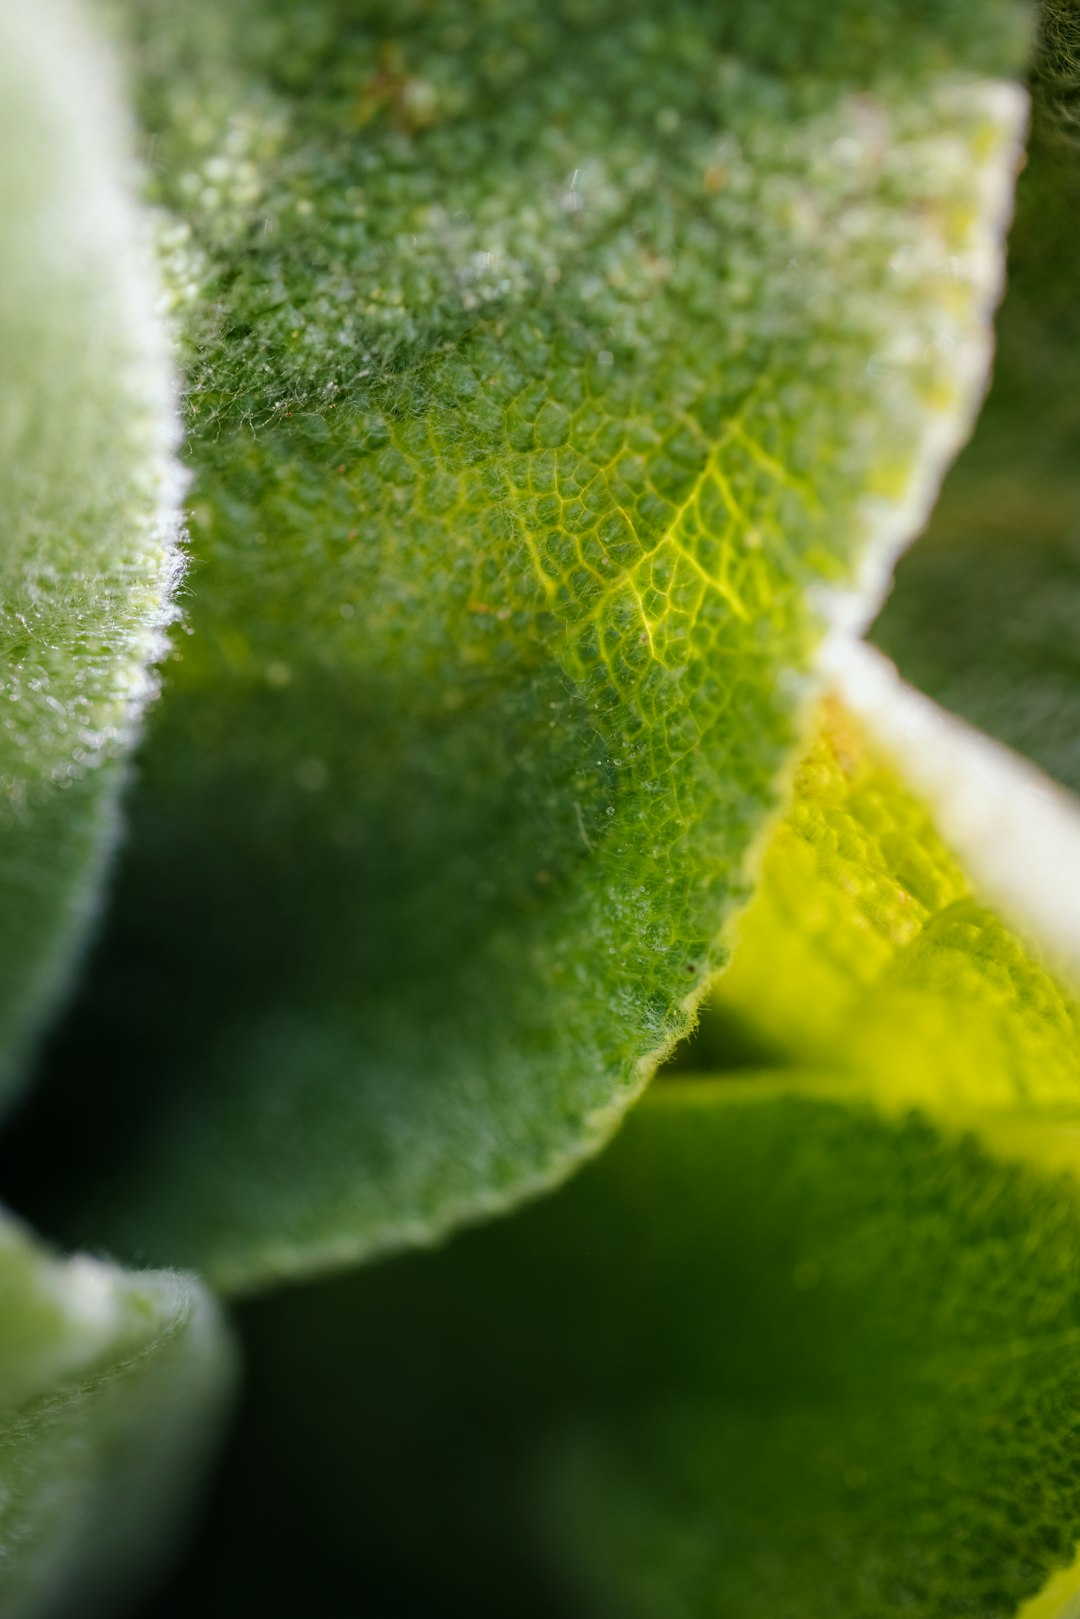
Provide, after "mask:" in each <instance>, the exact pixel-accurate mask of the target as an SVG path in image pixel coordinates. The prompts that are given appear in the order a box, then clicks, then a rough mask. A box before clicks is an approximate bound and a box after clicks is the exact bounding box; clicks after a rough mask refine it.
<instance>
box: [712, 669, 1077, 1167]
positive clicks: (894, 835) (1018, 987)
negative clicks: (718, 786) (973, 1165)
mask: <svg viewBox="0 0 1080 1619" xmlns="http://www.w3.org/2000/svg"><path fill="white" fill-rule="evenodd" d="M869 670H870V671H871V672H872V673H874V674H880V673H881V672H880V671H878V670H876V669H875V667H874V666H873V665H872V664H871V665H869ZM866 674H867V670H866V669H865V668H864V669H863V675H864V678H865V677H866ZM866 689H867V691H868V697H867V700H866V702H865V705H864V707H863V710H862V713H861V714H860V716H859V718H860V720H861V721H862V722H863V724H865V723H867V722H869V723H870V724H872V725H874V726H875V727H876V729H877V732H878V738H879V739H878V740H870V739H868V737H867V735H866V733H865V731H864V729H863V724H860V723H859V721H857V720H856V719H855V718H854V717H853V716H852V714H851V713H850V712H849V711H847V710H845V708H844V707H843V706H842V704H841V703H839V702H838V701H837V700H835V699H833V700H832V701H831V702H830V703H829V705H828V706H827V707H826V708H825V710H824V712H823V719H822V725H821V729H820V734H819V736H818V738H817V741H816V743H815V745H814V747H813V748H812V750H811V751H810V753H809V754H808V755H807V757H806V759H805V760H804V761H803V763H802V764H801V766H800V768H799V771H798V773H797V775H796V778H795V784H794V791H793V798H792V803H791V805H790V807H789V809H788V811H787V813H786V814H785V816H784V817H783V819H782V820H781V821H780V822H779V824H778V825H777V827H776V828H775V829H774V832H773V834H772V837H771V838H770V841H769V844H768V846H767V848H766V849H765V851H764V854H763V857H762V860H761V869H760V882H759V886H758V890H757V892H756V894H755V896H754V899H753V901H752V902H751V904H750V906H749V907H748V908H747V910H746V912H745V913H744V915H743V916H742V918H741V919H740V922H739V926H738V940H737V944H736V947H735V950H734V955H733V959H732V963H731V966H730V967H729V969H728V970H727V972H726V973H724V974H723V975H722V976H721V977H720V978H719V979H718V980H717V982H716V985H715V988H714V993H713V997H712V1001H711V1004H710V1007H709V1009H708V1011H707V1012H706V1014H705V1018H704V1020H703V1028H702V1033H701V1036H700V1037H699V1038H700V1040H701V1042H702V1045H703V1049H701V1050H698V1051H697V1052H692V1053H691V1054H690V1055H689V1056H688V1057H687V1058H686V1061H688V1062H689V1063H691V1064H692V1063H694V1062H695V1061H697V1062H699V1063H700V1062H702V1060H703V1058H704V1060H705V1061H706V1062H707V1061H708V1053H709V1051H711V1052H712V1053H713V1054H714V1057H715V1059H716V1060H718V1061H719V1063H720V1064H721V1065H723V1066H732V1067H736V1068H737V1067H739V1066H742V1065H743V1063H744V1061H745V1058H744V1056H743V1055H742V1054H743V1053H750V1054H751V1060H753V1061H755V1062H757V1063H759V1064H760V1063H761V1062H762V1061H763V1060H766V1061H768V1062H769V1063H770V1065H771V1066H773V1067H775V1068H776V1070H777V1080H776V1082H777V1083H778V1084H780V1085H783V1084H785V1083H787V1082H788V1079H787V1077H786V1075H787V1074H788V1071H789V1070H790V1071H791V1072H792V1073H793V1072H794V1071H795V1070H801V1069H804V1068H807V1067H809V1068H817V1069H819V1070H820V1069H826V1070H828V1072H829V1073H830V1075H831V1076H832V1079H831V1081H830V1093H831V1094H834V1095H837V1096H839V1097H845V1096H846V1097H848V1098H850V1099H852V1100H857V1099H859V1098H870V1099H872V1100H873V1101H874V1102H875V1103H876V1104H877V1105H878V1106H880V1107H882V1108H884V1109H885V1110H886V1111H888V1112H893V1113H895V1112H897V1111H901V1112H902V1111H905V1110H907V1109H909V1108H911V1107H918V1108H919V1109H921V1110H922V1111H924V1112H925V1113H927V1114H929V1115H930V1117H932V1118H933V1119H935V1121H937V1122H938V1123H939V1124H942V1125H944V1126H947V1127H949V1128H951V1129H954V1130H955V1129H963V1130H969V1129H970V1130H975V1131H977V1132H978V1133H979V1134H980V1135H981V1136H982V1138H983V1139H984V1140H985V1141H986V1142H987V1143H989V1144H990V1145H992V1146H993V1148H994V1149H995V1150H996V1151H998V1152H1000V1153H1003V1154H1005V1155H1006V1156H1011V1157H1019V1158H1021V1159H1024V1160H1026V1161H1031V1162H1034V1163H1036V1164H1038V1165H1040V1166H1043V1167H1049V1168H1052V1169H1055V1170H1057V1169H1068V1170H1069V1171H1070V1173H1072V1174H1073V1175H1080V1153H1078V1151H1077V1141H1076V1120H1077V1118H1078V1117H1080V1062H1078V1057H1077V1052H1078V1050H1080V992H1078V989H1077V985H1078V982H1080V938H1078V929H1077V925H1076V919H1075V908H1074V904H1073V896H1074V888H1073V887H1072V884H1071V882H1070V878H1071V875H1072V874H1073V873H1075V872H1078V871H1080V810H1078V806H1077V805H1076V804H1075V802H1073V801H1072V800H1069V799H1067V798H1066V797H1065V795H1060V798H1059V799H1055V797H1054V794H1053V789H1052V788H1051V787H1050V784H1049V783H1048V782H1046V781H1045V780H1044V779H1043V780H1040V779H1039V778H1037V777H1035V776H1034V773H1031V776H1030V777H1029V776H1028V775H1027V774H1026V773H1025V771H1024V769H1023V767H1021V766H1019V765H1018V764H1015V763H1014V762H1013V761H1012V760H1011V759H1010V758H1009V756H1007V755H1004V754H1003V753H1001V754H999V752H998V751H997V750H995V748H994V745H993V744H990V743H988V742H986V740H985V739H983V738H981V737H979V736H978V735H977V734H976V733H971V732H965V731H964V730H963V729H962V728H960V727H959V726H958V725H957V724H956V722H954V721H950V720H949V719H948V717H947V716H943V715H941V714H940V713H936V712H935V711H934V710H933V708H932V706H931V705H930V704H929V703H926V702H925V700H923V699H919V698H917V697H916V696H915V694H905V693H904V692H903V689H902V688H900V687H898V686H897V687H895V688H894V690H893V691H892V694H891V696H890V693H889V683H888V682H882V683H881V684H880V685H879V684H875V683H874V682H873V681H872V680H868V681H867V682H866ZM890 702H891V703H894V704H895V705H896V707H895V709H894V710H893V711H892V712H890ZM890 738H891V740H892V741H893V743H894V744H896V745H898V747H899V758H897V753H896V751H893V750H890V748H889V747H888V745H887V741H888V739H890ZM912 777H914V779H915V781H916V783H918V784H919V785H921V786H922V788H923V789H924V792H925V793H926V794H927V796H926V797H923V796H920V794H919V793H917V792H916V790H915V788H914V787H913V786H911V785H909V781H910V780H911V778H912ZM945 834H948V839H946V836H945ZM958 851H959V852H960V853H962V854H963V855H964V856H965V857H966V858H965V860H964V862H963V863H961V861H960V859H959V858H958ZM995 899H996V900H997V901H998V902H999V905H1000V903H1003V905H1004V909H1001V908H999V907H995V905H994V901H995ZM1025 922H1027V923H1028V924H1029V925H1027V926H1025V925H1024V924H1025ZM1047 945H1049V946H1050V949H1049V951H1048V950H1047V948H1046V947H1047ZM792 1083H796V1081H794V1080H792ZM798 1083H801V1082H798Z"/></svg>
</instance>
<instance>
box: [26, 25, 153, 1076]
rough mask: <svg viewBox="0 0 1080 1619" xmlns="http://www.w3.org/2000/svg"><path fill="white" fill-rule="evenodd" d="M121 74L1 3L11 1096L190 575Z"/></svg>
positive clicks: (87, 904) (86, 893) (70, 941)
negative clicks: (179, 569)
mask: <svg viewBox="0 0 1080 1619" xmlns="http://www.w3.org/2000/svg"><path fill="white" fill-rule="evenodd" d="M114 90H115V87H114V85H113V83H112V75H111V72H110V65H109V63H108V62H107V61H106V60H105V59H104V58H103V56H102V53H101V50H100V47H99V45H98V44H97V43H96V42H95V41H93V40H92V39H90V38H88V37H87V36H86V34H85V30H84V27H83V25H82V23H81V21H80V19H79V17H78V14H77V13H76V12H75V11H74V10H73V9H71V8H70V7H69V6H68V5H67V4H66V3H61V0H41V3H40V4H39V3H38V0H35V3H34V4H33V5H28V6H24V5H19V4H17V3H15V0H8V3H5V4H3V5H0V219H2V221H3V245H2V247H0V351H2V353H3V357H4V358H3V365H2V367H0V530H2V534H3V542H2V547H0V914H2V915H3V918H4V948H3V952H2V955H0V1089H3V1090H8V1089H10V1087H11V1086H12V1085H13V1084H14V1083H15V1082H16V1081H17V1080H18V1078H19V1077H20V1073H21V1068H22V1059H24V1057H25V1052H26V1047H27V1044H28V1042H29V1041H30V1039H31V1037H32V1036H33V1035H34V1034H35V1032H36V1031H37V1030H38V1028H39V1026H40V1024H41V1022H42V1020H43V1018H44V1016H45V1015H46V1013H47V1012H48V1011H49V1010H50V1009H51V1007H52V1005H53V1003H54V1002H55V1000H56V999H57V996H58V994H59V993H60V991H61V990H62V988H63V987H64V986H65V984H66V981H67V978H68V975H69V972H70V969H71V965H72V960H73V956H74V954H75V952H76V951H77V950H78V947H79V944H80V942H81V941H82V940H83V938H84V937H85V934H86V930H87V924H88V922H89V920H90V918H91V915H92V913H93V911H94V909H95V906H96V902H97V895H98V892H99V889H100V885H101V879H102V867H103V864H104V861H105V859H106V856H107V855H108V853H109V851H110V849H111V847H112V845H113V843H114V842H115V838H116V831H117V800H118V796H119V792H120V787H121V783H122V765H121V761H122V758H123V756H124V754H125V752H126V751H127V749H128V747H129V745H130V743H131V741H132V737H133V732H134V731H135V729H136V727H137V722H138V719H139V715H140V713H141V710H142V708H143V705H144V704H145V702H146V699H147V696H148V695H149V693H150V692H151V690H152V686H153V681H152V676H151V673H150V669H151V665H152V663H153V661H154V659H155V658H156V657H157V656H158V654H159V652H160V650H161V644H162V626H163V624H164V623H165V622H166V620H167V618H168V616H169V607H168V592H169V585H170V581H171V578H172V575H173V573H174V571H175V545H174V528H175V523H176V512H175V501H176V496H177V475H176V470H175V468H174V465H173V461H172V451H173V447H174V438H175V433H176V428H175V420H174V405H173V400H172V397H171V381H170V368H169V362H168V356H167V354H166V351H165V342H164V334H163V330H162V329H161V328H160V321H159V317H158V315H157V313H156V311H155V309H154V300H155V297H156V292H155V286H154V274H153V271H152V267H151V264H150V261H149V255H148V244H147V243H145V242H144V241H142V240H141V234H140V233H141V227H140V224H139V220H138V217H137V215H136V211H135V202H134V195H133V176H132V175H131V173H130V154H129V152H128V146H129V144H130V139H129V131H128V130H127V129H126V128H125V127H124V125H123V120H122V118H121V117H120V115H119V113H118V111H117V108H116V105H115V104H114V102H115V96H114Z"/></svg>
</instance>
